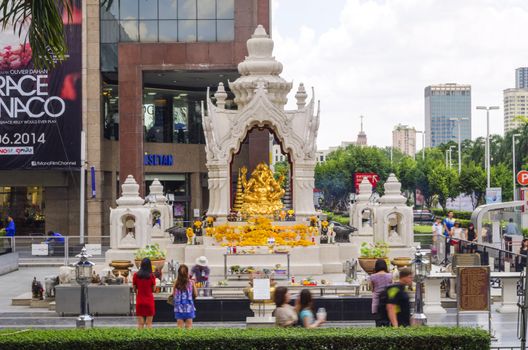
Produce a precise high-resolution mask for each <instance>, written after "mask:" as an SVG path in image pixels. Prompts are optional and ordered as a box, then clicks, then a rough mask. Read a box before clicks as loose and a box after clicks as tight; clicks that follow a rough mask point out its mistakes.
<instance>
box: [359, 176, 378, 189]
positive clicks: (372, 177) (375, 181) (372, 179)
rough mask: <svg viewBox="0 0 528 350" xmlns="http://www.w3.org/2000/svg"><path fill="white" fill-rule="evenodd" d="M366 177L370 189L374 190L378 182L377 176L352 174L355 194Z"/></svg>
mask: <svg viewBox="0 0 528 350" xmlns="http://www.w3.org/2000/svg"><path fill="white" fill-rule="evenodd" d="M364 177H366V178H367V179H368V180H369V182H370V183H371V184H372V188H375V187H376V185H377V184H378V181H379V175H378V174H376V173H355V174H354V185H355V187H356V192H357V191H358V190H359V184H360V183H361V181H363V178H364Z"/></svg>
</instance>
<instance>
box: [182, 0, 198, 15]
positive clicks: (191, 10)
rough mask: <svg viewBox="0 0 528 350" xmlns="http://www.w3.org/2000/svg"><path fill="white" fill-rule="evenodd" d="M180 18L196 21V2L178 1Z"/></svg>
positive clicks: (189, 0)
mask: <svg viewBox="0 0 528 350" xmlns="http://www.w3.org/2000/svg"><path fill="white" fill-rule="evenodd" d="M178 18H181V19H196V0H178Z"/></svg>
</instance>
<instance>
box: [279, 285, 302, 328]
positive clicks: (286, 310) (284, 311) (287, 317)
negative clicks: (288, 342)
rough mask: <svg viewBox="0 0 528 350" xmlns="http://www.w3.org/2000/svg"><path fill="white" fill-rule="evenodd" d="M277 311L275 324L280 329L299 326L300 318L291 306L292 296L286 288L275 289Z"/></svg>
mask: <svg viewBox="0 0 528 350" xmlns="http://www.w3.org/2000/svg"><path fill="white" fill-rule="evenodd" d="M273 299H274V300H273V301H274V302H275V306H276V309H275V311H274V316H275V324H276V325H277V326H279V327H291V326H295V324H297V320H298V318H299V317H298V316H297V312H295V308H294V307H293V306H291V305H290V304H289V303H290V300H291V296H290V293H289V292H288V288H286V287H277V288H275V295H274V298H273Z"/></svg>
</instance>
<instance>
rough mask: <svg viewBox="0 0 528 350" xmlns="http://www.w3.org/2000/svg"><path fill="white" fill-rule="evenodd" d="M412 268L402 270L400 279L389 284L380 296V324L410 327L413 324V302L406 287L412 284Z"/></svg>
mask: <svg viewBox="0 0 528 350" xmlns="http://www.w3.org/2000/svg"><path fill="white" fill-rule="evenodd" d="M412 281H413V275H412V271H411V269H409V268H407V267H404V268H403V269H401V270H400V278H399V281H398V282H397V283H395V284H391V285H390V286H388V287H387V288H386V289H385V291H384V292H383V293H382V295H381V296H380V303H379V307H378V313H379V314H380V325H382V326H392V327H408V326H410V325H411V304H410V302H409V295H408V294H407V291H406V287H409V286H411V285H412Z"/></svg>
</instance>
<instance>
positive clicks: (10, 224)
mask: <svg viewBox="0 0 528 350" xmlns="http://www.w3.org/2000/svg"><path fill="white" fill-rule="evenodd" d="M5 231H6V237H12V238H11V239H9V240H8V241H9V243H8V244H9V248H7V251H8V252H9V253H11V252H12V251H13V245H14V242H13V240H14V239H15V233H16V228H15V221H14V220H13V218H12V217H11V216H8V217H7V224H6V227H5Z"/></svg>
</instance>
